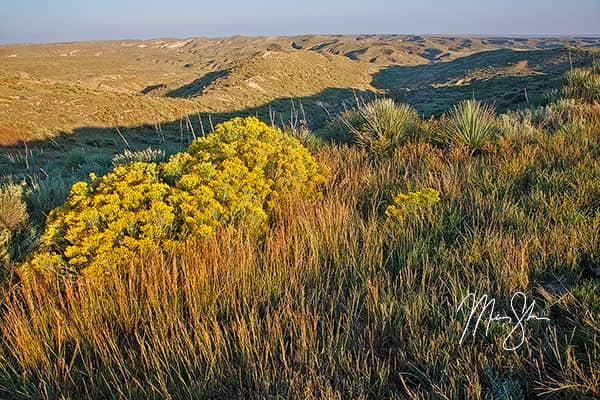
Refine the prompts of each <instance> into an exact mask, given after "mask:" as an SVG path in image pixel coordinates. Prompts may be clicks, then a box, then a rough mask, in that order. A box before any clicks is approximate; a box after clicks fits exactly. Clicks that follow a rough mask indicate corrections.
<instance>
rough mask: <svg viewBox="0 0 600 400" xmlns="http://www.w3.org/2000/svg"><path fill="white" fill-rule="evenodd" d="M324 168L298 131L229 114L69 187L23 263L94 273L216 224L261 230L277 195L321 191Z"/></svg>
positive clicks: (36, 267) (33, 268)
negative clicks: (164, 151)
mask: <svg viewBox="0 0 600 400" xmlns="http://www.w3.org/2000/svg"><path fill="white" fill-rule="evenodd" d="M321 172H322V170H321V167H320V166H319V165H318V164H317V163H316V162H315V160H314V159H313V157H312V156H311V155H310V153H309V152H308V151H307V150H306V149H305V148H304V147H303V146H302V145H301V144H300V143H299V142H298V141H297V140H296V139H294V138H292V137H290V136H289V135H286V134H284V133H282V132H281V131H278V130H274V129H272V128H269V127H268V126H267V125H266V124H264V123H262V122H260V121H259V120H258V119H256V118H246V119H241V118H236V119H234V120H231V121H229V122H225V123H223V124H220V125H218V126H217V127H216V128H215V131H214V132H213V133H210V134H209V135H207V136H206V137H205V138H201V139H198V140H197V141H195V142H193V143H192V144H191V145H190V147H189V149H188V151H187V152H184V153H178V154H175V155H174V156H172V157H171V158H170V159H169V161H167V162H165V163H161V164H157V163H145V162H133V163H130V164H126V165H119V166H117V167H115V169H114V170H113V171H112V172H110V173H109V174H107V175H105V176H103V177H101V178H96V177H95V176H93V175H92V176H91V178H92V179H91V182H90V183H86V182H78V183H76V184H75V185H73V188H72V189H71V193H70V195H69V197H68V199H67V201H66V203H65V204H64V205H63V206H62V207H59V208H57V209H55V210H53V211H52V212H51V213H50V215H49V217H48V220H47V224H46V230H45V232H44V235H43V237H42V242H43V248H42V249H41V250H40V251H39V252H38V253H36V254H35V255H34V256H33V258H32V259H31V260H30V261H29V262H27V263H26V264H24V266H23V267H24V271H25V272H31V271H52V272H59V273H63V274H64V273H67V274H74V273H78V272H83V273H84V274H86V275H90V276H99V275H102V274H106V273H110V271H111V270H113V269H114V268H118V267H119V266H121V265H123V264H125V263H127V262H128V261H129V260H131V259H132V258H134V257H135V256H136V255H138V254H140V253H146V252H149V251H151V250H152V249H156V248H162V249H167V250H168V249H171V248H174V247H176V246H177V245H178V244H181V243H185V241H186V240H187V239H188V238H194V239H197V238H203V237H207V236H210V235H212V234H213V233H214V231H215V230H216V229H217V228H227V227H230V228H233V227H237V226H244V228H247V229H249V230H252V231H256V232H260V231H262V230H264V229H265V227H266V223H267V220H268V212H269V209H270V207H272V206H273V205H275V204H276V203H277V202H278V201H280V200H282V199H284V198H287V197H289V196H291V195H294V194H299V195H302V196H304V197H306V198H314V197H316V196H318V195H319V191H318V185H319V184H320V183H321V182H322V181H323V176H322V174H321Z"/></svg>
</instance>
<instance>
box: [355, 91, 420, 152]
mask: <svg viewBox="0 0 600 400" xmlns="http://www.w3.org/2000/svg"><path fill="white" fill-rule="evenodd" d="M353 119H354V121H347V122H346V123H347V125H348V126H349V129H350V131H351V133H352V136H353V140H354V142H355V143H356V144H357V145H358V146H360V147H362V148H365V149H367V150H368V151H369V152H370V153H371V154H373V155H375V156H378V157H382V156H389V155H391V154H392V153H393V151H394V150H395V149H396V147H397V146H398V145H400V144H402V143H404V142H406V141H407V140H408V139H409V138H411V137H414V136H415V135H416V134H417V133H418V131H419V124H420V120H419V115H418V114H417V112H416V111H415V110H414V109H413V108H412V107H411V106H410V105H408V104H400V105H396V104H395V103H394V101H393V100H391V99H377V100H374V101H372V102H370V103H367V104H365V105H363V106H361V107H360V108H359V110H358V114H357V116H356V117H354V118H353Z"/></svg>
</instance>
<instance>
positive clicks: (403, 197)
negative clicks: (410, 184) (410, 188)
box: [385, 188, 440, 221]
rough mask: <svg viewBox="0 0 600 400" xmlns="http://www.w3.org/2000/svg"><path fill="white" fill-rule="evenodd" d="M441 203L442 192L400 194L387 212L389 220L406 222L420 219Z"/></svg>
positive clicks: (418, 191)
mask: <svg viewBox="0 0 600 400" xmlns="http://www.w3.org/2000/svg"><path fill="white" fill-rule="evenodd" d="M439 201H440V192H438V191H437V190H435V189H432V188H425V189H421V190H417V191H416V192H408V193H406V194H405V193H398V194H397V195H396V196H394V199H393V203H392V204H391V205H390V206H388V208H387V209H386V210H385V215H386V216H387V217H388V220H396V221H404V220H405V219H407V218H415V219H420V218H422V217H423V216H425V215H426V214H427V213H428V212H429V211H430V210H431V208H432V207H433V205H434V204H436V203H438V202H439Z"/></svg>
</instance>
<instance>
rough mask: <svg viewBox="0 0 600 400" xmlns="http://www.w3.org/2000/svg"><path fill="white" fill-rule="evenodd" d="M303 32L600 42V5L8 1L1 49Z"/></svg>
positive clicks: (556, 1)
mask: <svg viewBox="0 0 600 400" xmlns="http://www.w3.org/2000/svg"><path fill="white" fill-rule="evenodd" d="M302 33H339V34H355V33H407V34H480V35H599V34H600V0H569V1H567V0H504V1H496V0H494V1H486V0H447V1H442V0H437V1H436V0H415V1H404V0H396V1H393V0H392V1H390V0H388V1H383V0H363V1H357V0H346V1H333V0H305V1H302V2H300V1H284V0H253V1H241V0H215V1H209V2H205V1H193V0H168V1H159V0H130V1H125V0H103V1H96V0H88V1H86V0H77V1H76V0H0V43H24V42H53V41H77V40H92V39H125V38H140V39H144V38H153V37H192V36H212V37H214V36H231V35H251V36H255V35H296V34H302Z"/></svg>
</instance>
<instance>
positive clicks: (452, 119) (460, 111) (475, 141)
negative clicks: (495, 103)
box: [443, 100, 498, 153]
mask: <svg viewBox="0 0 600 400" xmlns="http://www.w3.org/2000/svg"><path fill="white" fill-rule="evenodd" d="M497 132H498V127H497V120H496V114H495V112H494V108H493V107H492V106H489V105H486V104H482V103H481V102H479V101H477V100H463V101H461V102H460V103H458V104H457V105H455V106H454V107H453V108H452V109H451V110H450V112H449V114H448V119H447V121H446V126H445V128H444V132H443V134H444V138H445V140H446V142H447V143H448V144H452V145H461V146H466V147H467V148H468V149H469V150H470V151H471V153H474V152H476V151H478V150H480V149H481V148H482V147H483V145H484V144H485V143H486V142H487V141H489V140H490V139H492V138H493V137H494V136H495V135H496V133H497Z"/></svg>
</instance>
